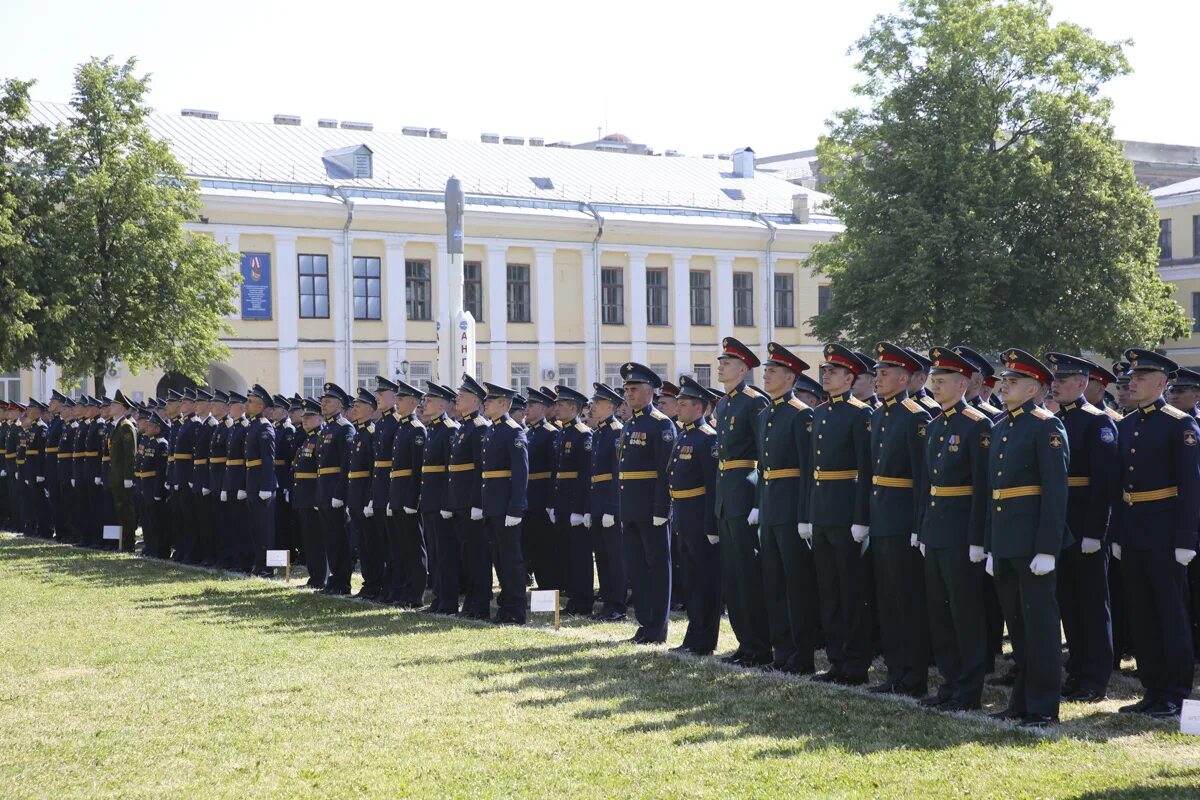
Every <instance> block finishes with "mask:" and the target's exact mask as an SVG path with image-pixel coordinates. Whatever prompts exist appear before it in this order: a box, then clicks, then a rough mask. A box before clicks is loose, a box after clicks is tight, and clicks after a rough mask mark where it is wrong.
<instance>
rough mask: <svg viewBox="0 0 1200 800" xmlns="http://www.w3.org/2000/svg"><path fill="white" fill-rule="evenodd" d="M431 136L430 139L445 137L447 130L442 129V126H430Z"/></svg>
mask: <svg viewBox="0 0 1200 800" xmlns="http://www.w3.org/2000/svg"><path fill="white" fill-rule="evenodd" d="M429 138H430V139H445V138H446V132H445V131H444V130H442V129H441V128H430V129H429Z"/></svg>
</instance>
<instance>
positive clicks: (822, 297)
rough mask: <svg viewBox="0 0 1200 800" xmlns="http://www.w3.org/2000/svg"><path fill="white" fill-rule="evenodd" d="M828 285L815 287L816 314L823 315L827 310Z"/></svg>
mask: <svg viewBox="0 0 1200 800" xmlns="http://www.w3.org/2000/svg"><path fill="white" fill-rule="evenodd" d="M829 301H830V294H829V284H827V283H823V284H821V285H820V286H818V287H817V313H818V314H824V313H825V312H826V311H828V310H829Z"/></svg>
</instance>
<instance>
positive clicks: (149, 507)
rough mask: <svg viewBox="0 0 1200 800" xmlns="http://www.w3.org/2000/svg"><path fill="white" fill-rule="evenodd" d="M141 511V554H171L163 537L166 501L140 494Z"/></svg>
mask: <svg viewBox="0 0 1200 800" xmlns="http://www.w3.org/2000/svg"><path fill="white" fill-rule="evenodd" d="M142 511H143V515H144V516H143V519H142V555H146V556H152V557H154V558H167V557H168V556H170V555H171V547H170V544H169V543H168V542H167V541H166V539H165V538H164V534H165V533H166V531H165V530H164V527H165V521H166V517H167V501H166V500H155V499H154V498H153V497H148V496H146V495H142Z"/></svg>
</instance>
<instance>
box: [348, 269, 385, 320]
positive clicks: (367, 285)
mask: <svg viewBox="0 0 1200 800" xmlns="http://www.w3.org/2000/svg"><path fill="white" fill-rule="evenodd" d="M380 297H381V293H380V289H379V259H378V258H373V257H364V256H355V257H354V318H355V319H379V318H380V312H381V309H382V301H381V300H380Z"/></svg>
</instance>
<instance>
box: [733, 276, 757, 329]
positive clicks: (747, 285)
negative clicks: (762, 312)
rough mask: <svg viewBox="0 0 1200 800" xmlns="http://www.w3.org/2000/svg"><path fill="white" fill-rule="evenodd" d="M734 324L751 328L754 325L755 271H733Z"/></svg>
mask: <svg viewBox="0 0 1200 800" xmlns="http://www.w3.org/2000/svg"><path fill="white" fill-rule="evenodd" d="M733 324H734V326H735V327H742V328H749V327H753V325H754V273H753V272H735V273H733Z"/></svg>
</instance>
